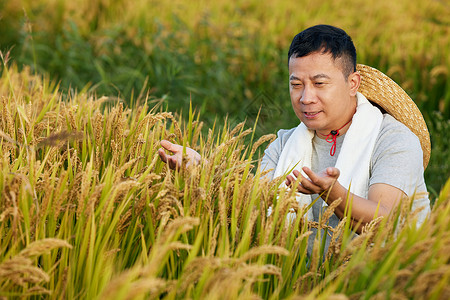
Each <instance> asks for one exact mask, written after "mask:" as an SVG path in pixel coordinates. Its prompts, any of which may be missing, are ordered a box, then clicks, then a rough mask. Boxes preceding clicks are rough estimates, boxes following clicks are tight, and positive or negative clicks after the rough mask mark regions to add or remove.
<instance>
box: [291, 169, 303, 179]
mask: <svg viewBox="0 0 450 300" xmlns="http://www.w3.org/2000/svg"><path fill="white" fill-rule="evenodd" d="M292 173H294V175H295V177H297V178H298V177H301V178H303V176H302V174H301V173H300V171H299V170H294V171H293V172H292Z"/></svg>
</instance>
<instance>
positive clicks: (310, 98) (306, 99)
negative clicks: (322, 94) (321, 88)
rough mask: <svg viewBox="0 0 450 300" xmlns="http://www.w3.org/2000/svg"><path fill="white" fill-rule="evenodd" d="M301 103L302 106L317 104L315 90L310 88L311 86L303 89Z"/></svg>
mask: <svg viewBox="0 0 450 300" xmlns="http://www.w3.org/2000/svg"><path fill="white" fill-rule="evenodd" d="M300 102H301V103H302V104H311V103H315V102H316V93H315V91H314V88H312V87H309V86H305V87H304V88H303V91H302V94H301V97H300Z"/></svg>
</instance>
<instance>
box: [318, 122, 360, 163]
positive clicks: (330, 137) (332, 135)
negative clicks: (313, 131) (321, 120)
mask: <svg viewBox="0 0 450 300" xmlns="http://www.w3.org/2000/svg"><path fill="white" fill-rule="evenodd" d="M351 121H352V119H350V121H348V122H347V123H345V124H344V126H342V127H341V128H339V129H338V130H331V132H330V133H329V134H322V133H320V132H319V134H320V135H321V136H326V139H325V141H327V142H328V143H333V145H331V149H330V155H331V156H334V154H335V153H336V138H337V137H338V136H339V130H341V129H342V128H344V127H345V126H347V125H348V123H350V122H351Z"/></svg>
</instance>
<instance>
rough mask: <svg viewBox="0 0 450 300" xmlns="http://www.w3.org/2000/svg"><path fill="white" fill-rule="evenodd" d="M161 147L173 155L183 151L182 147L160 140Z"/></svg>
mask: <svg viewBox="0 0 450 300" xmlns="http://www.w3.org/2000/svg"><path fill="white" fill-rule="evenodd" d="M161 146H163V147H164V148H165V149H167V150H169V151H171V152H173V153H176V152H179V151H182V150H183V147H182V146H180V145H177V144H174V143H171V142H169V141H168V140H162V141H161Z"/></svg>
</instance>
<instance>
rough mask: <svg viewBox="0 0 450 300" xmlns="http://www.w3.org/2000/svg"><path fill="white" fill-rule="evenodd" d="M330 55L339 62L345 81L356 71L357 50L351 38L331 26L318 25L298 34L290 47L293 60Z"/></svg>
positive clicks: (289, 56)
mask: <svg viewBox="0 0 450 300" xmlns="http://www.w3.org/2000/svg"><path fill="white" fill-rule="evenodd" d="M315 52H321V53H329V54H331V56H332V57H333V59H334V60H335V61H336V60H338V61H339V63H340V65H341V68H342V73H343V74H344V77H345V79H347V78H348V76H349V75H350V74H351V73H353V72H355V71H356V49H355V45H354V44H353V41H352V39H351V37H350V36H349V35H348V34H347V33H346V32H345V31H344V30H342V29H340V28H337V27H334V26H331V25H316V26H313V27H310V28H307V29H305V30H303V31H302V32H300V33H299V34H297V35H296V36H295V37H294V39H293V40H292V43H291V46H290V47H289V53H288V63H289V60H290V59H291V58H297V57H304V56H307V55H309V54H311V53H315Z"/></svg>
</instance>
